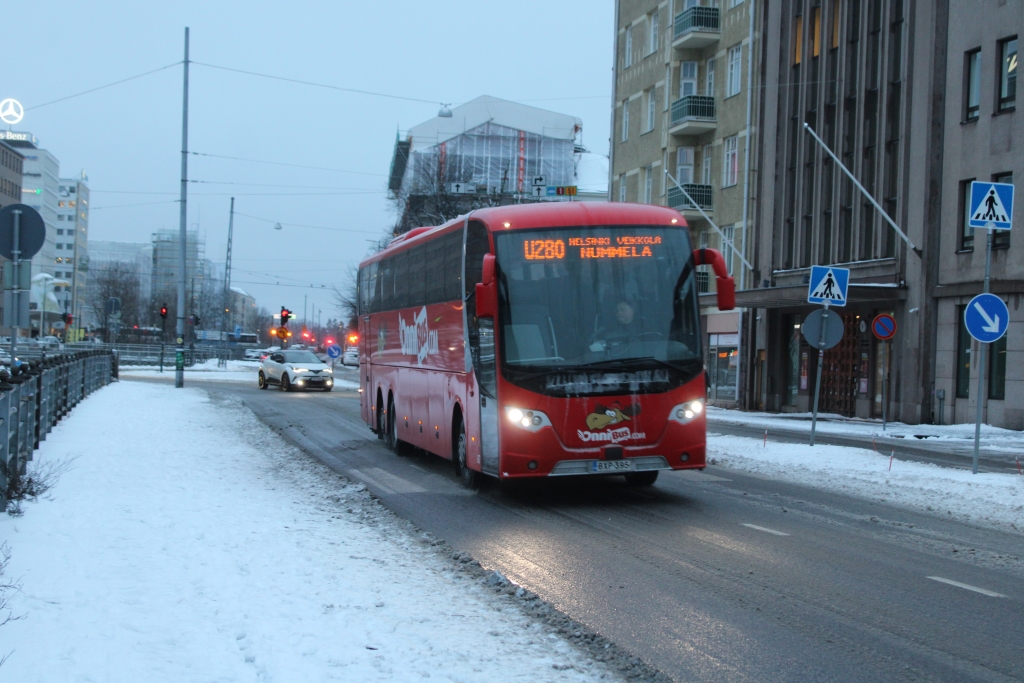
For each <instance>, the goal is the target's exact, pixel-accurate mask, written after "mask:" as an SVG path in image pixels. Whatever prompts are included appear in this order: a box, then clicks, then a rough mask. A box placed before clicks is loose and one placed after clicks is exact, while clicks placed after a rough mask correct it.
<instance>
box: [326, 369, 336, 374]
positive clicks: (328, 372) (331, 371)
mask: <svg viewBox="0 0 1024 683" xmlns="http://www.w3.org/2000/svg"><path fill="white" fill-rule="evenodd" d="M324 372H326V373H327V374H328V375H331V374H334V370H331V369H330V368H324Z"/></svg>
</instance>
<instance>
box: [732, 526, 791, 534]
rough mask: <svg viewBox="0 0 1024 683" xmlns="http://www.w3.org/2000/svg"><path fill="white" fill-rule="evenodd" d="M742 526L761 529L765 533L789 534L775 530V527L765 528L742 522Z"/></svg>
mask: <svg viewBox="0 0 1024 683" xmlns="http://www.w3.org/2000/svg"><path fill="white" fill-rule="evenodd" d="M743 526H745V527H747V528H750V529H757V530H758V531H763V532H765V533H766V534H775V535H776V536H789V534H787V533H783V532H782V531H776V530H775V529H766V528H765V527H763V526H757V525H756V524H743Z"/></svg>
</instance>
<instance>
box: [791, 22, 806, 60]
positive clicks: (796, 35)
mask: <svg viewBox="0 0 1024 683" xmlns="http://www.w3.org/2000/svg"><path fill="white" fill-rule="evenodd" d="M803 45H804V18H803V15H801V16H798V17H797V18H796V27H795V28H794V30H793V65H794V66H795V65H797V64H799V63H800V60H801V59H802V58H803Z"/></svg>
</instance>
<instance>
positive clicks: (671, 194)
mask: <svg viewBox="0 0 1024 683" xmlns="http://www.w3.org/2000/svg"><path fill="white" fill-rule="evenodd" d="M683 189H684V190H686V194H688V195H690V196H691V197H692V198H693V201H695V202H697V205H698V206H700V208H702V209H704V210H705V211H712V210H714V202H713V200H712V196H713V194H712V192H711V189H712V188H711V186H710V185H695V184H693V183H684V184H683ZM668 205H669V206H670V207H672V208H673V209H676V210H679V209H693V208H696V207H694V205H693V204H692V203H690V201H689V200H688V199H687V198H686V195H684V194H683V193H682V192H680V190H679V188H678V187H670V188H668Z"/></svg>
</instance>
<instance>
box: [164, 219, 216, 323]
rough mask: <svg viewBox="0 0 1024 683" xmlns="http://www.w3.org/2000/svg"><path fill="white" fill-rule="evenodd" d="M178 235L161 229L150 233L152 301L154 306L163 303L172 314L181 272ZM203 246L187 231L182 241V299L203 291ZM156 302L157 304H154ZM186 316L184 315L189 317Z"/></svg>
mask: <svg viewBox="0 0 1024 683" xmlns="http://www.w3.org/2000/svg"><path fill="white" fill-rule="evenodd" d="M180 245H181V240H180V232H179V231H178V230H177V229H163V230H158V231H156V232H155V233H153V271H152V272H153V276H152V277H153V284H152V298H153V300H154V303H155V305H160V304H163V303H166V304H167V306H168V308H169V309H170V310H171V312H172V313H174V314H175V315H176V314H177V313H176V307H177V304H178V281H179V276H180V273H181V264H180V259H181V252H180V249H181V247H180ZM204 254H205V243H204V242H203V241H202V240H201V239H200V238H199V231H198V230H189V231H188V233H187V235H186V238H185V300H186V303H187V302H188V301H189V299H190V297H191V296H192V295H191V292H193V291H203V284H204V280H205V279H206V277H207V270H208V269H207V267H206V259H205V258H204ZM157 299H159V301H157ZM189 314H190V313H186V315H189Z"/></svg>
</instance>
